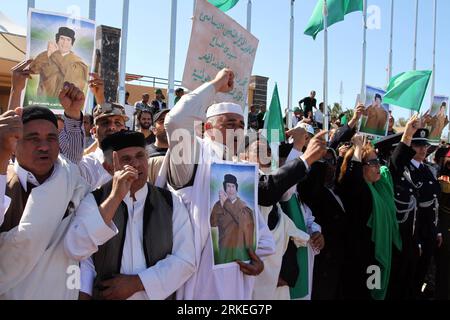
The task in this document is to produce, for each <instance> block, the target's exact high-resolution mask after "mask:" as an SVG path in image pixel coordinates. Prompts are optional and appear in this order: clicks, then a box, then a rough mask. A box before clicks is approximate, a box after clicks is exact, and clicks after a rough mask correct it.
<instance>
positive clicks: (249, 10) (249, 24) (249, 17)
mask: <svg viewBox="0 0 450 320" xmlns="http://www.w3.org/2000/svg"><path fill="white" fill-rule="evenodd" d="M247 31H248V32H252V0H248V2H247Z"/></svg>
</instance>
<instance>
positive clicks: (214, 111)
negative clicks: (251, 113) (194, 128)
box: [206, 102, 244, 118]
mask: <svg viewBox="0 0 450 320" xmlns="http://www.w3.org/2000/svg"><path fill="white" fill-rule="evenodd" d="M224 113H236V114H238V115H240V116H242V117H244V112H243V111H242V107H241V106H240V105H238V104H236V103H231V102H221V103H216V104H213V105H212V106H210V107H209V108H208V111H207V112H206V118H211V117H214V116H218V115H221V114H224Z"/></svg>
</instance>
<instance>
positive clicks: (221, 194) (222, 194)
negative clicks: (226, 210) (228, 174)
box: [219, 190, 228, 207]
mask: <svg viewBox="0 0 450 320" xmlns="http://www.w3.org/2000/svg"><path fill="white" fill-rule="evenodd" d="M227 199H228V195H227V194H226V193H225V191H223V190H220V191H219V200H220V205H221V206H222V207H223V205H224V204H225V201H227Z"/></svg>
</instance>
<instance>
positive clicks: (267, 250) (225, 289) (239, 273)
mask: <svg viewBox="0 0 450 320" xmlns="http://www.w3.org/2000/svg"><path fill="white" fill-rule="evenodd" d="M233 81H234V74H233V72H232V71H231V70H229V69H223V70H221V71H220V72H219V73H218V74H217V75H216V77H215V79H214V80H213V81H211V82H208V83H205V84H203V85H202V86H200V87H199V88H197V89H196V90H194V91H193V92H191V93H189V94H187V95H184V96H183V97H182V98H181V99H180V101H179V102H178V103H177V105H176V106H175V107H174V108H173V109H172V110H171V111H170V112H169V113H168V114H167V116H166V119H165V126H166V131H167V133H168V135H169V152H168V154H167V156H166V161H165V166H164V167H166V168H167V166H168V171H164V167H163V168H162V169H161V171H160V175H161V177H162V176H163V175H164V174H167V173H168V182H169V185H170V186H171V187H172V188H173V189H174V190H176V192H177V193H178V194H179V195H180V196H181V198H182V199H183V202H184V203H185V204H186V206H187V207H188V210H189V213H190V216H191V220H192V223H193V225H194V236H195V243H196V261H197V272H196V273H195V274H194V276H193V277H191V278H190V279H189V281H188V282H187V283H186V285H185V286H184V288H183V290H184V294H183V295H181V296H180V297H182V298H183V299H232V300H236V299H251V295H252V291H253V285H254V276H256V275H258V274H259V273H261V271H262V270H263V262H262V260H261V258H264V257H266V256H269V255H271V254H273V253H274V249H275V248H274V241H273V236H272V235H271V233H270V231H269V230H268V228H267V224H266V223H265V222H264V219H263V218H262V216H261V214H260V213H259V210H258V212H257V213H256V217H257V219H258V228H259V229H258V239H257V249H256V252H255V253H253V252H249V255H250V257H251V262H250V264H244V263H242V262H239V263H237V264H236V265H234V266H230V267H227V268H221V269H213V257H212V248H211V239H210V231H209V229H210V225H209V221H210V219H209V214H210V213H209V210H208V206H209V203H208V198H207V197H205V195H207V194H209V190H210V165H211V163H213V162H218V163H220V162H222V161H224V160H232V159H233V157H235V155H236V152H237V150H238V147H239V146H240V144H241V143H242V141H243V137H244V136H243V129H244V117H243V111H242V110H243V108H242V107H241V106H239V105H236V104H233V103H218V104H213V101H214V98H215V95H216V93H228V92H230V91H231V90H232V88H233ZM196 122H197V123H196ZM201 122H204V123H205V126H204V129H205V138H204V139H202V138H200V137H196V127H197V128H199V127H201ZM196 124H197V126H196ZM316 146H317V150H316V151H317V152H319V153H320V152H321V151H320V150H321V149H322V148H323V147H324V145H322V144H320V143H317V144H316ZM313 158H314V156H312V155H310V158H308V159H298V161H297V164H298V167H297V169H298V170H297V171H300V172H301V175H303V174H304V173H305V171H306V168H307V166H308V165H310V163H308V162H311V163H312V162H314V161H315V160H314V159H313ZM319 158H320V157H319ZM235 160H237V158H235ZM294 172H296V171H295V170H294ZM298 175H299V173H298V172H297V174H293V175H292V174H291V176H293V177H294V178H297V177H298ZM161 177H160V178H161ZM287 180H289V176H288V178H287ZM163 181H164V179H159V182H158V184H160V183H162V182H163ZM293 184H295V181H293V182H292V184H291V185H293ZM291 185H289V186H288V187H287V188H286V189H285V190H287V189H288V188H289V187H290V186H291ZM285 190H284V191H283V190H278V189H273V190H270V192H271V193H273V194H275V195H278V193H281V195H282V194H283V193H284V192H285ZM266 191H267V190H266ZM258 193H261V186H258ZM281 195H280V196H279V197H281ZM272 196H273V195H272ZM262 200H263V199H259V200H258V202H259V203H260V202H261V201H262Z"/></svg>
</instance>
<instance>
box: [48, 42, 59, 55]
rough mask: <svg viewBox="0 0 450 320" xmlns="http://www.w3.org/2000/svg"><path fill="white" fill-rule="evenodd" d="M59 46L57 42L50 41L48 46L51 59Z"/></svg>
mask: <svg viewBox="0 0 450 320" xmlns="http://www.w3.org/2000/svg"><path fill="white" fill-rule="evenodd" d="M58 50H59V48H58V45H57V44H56V42H54V41H49V42H48V45H47V56H48V57H49V58H50V56H51V55H52V54H53V53H55V52H56V51H58Z"/></svg>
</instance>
